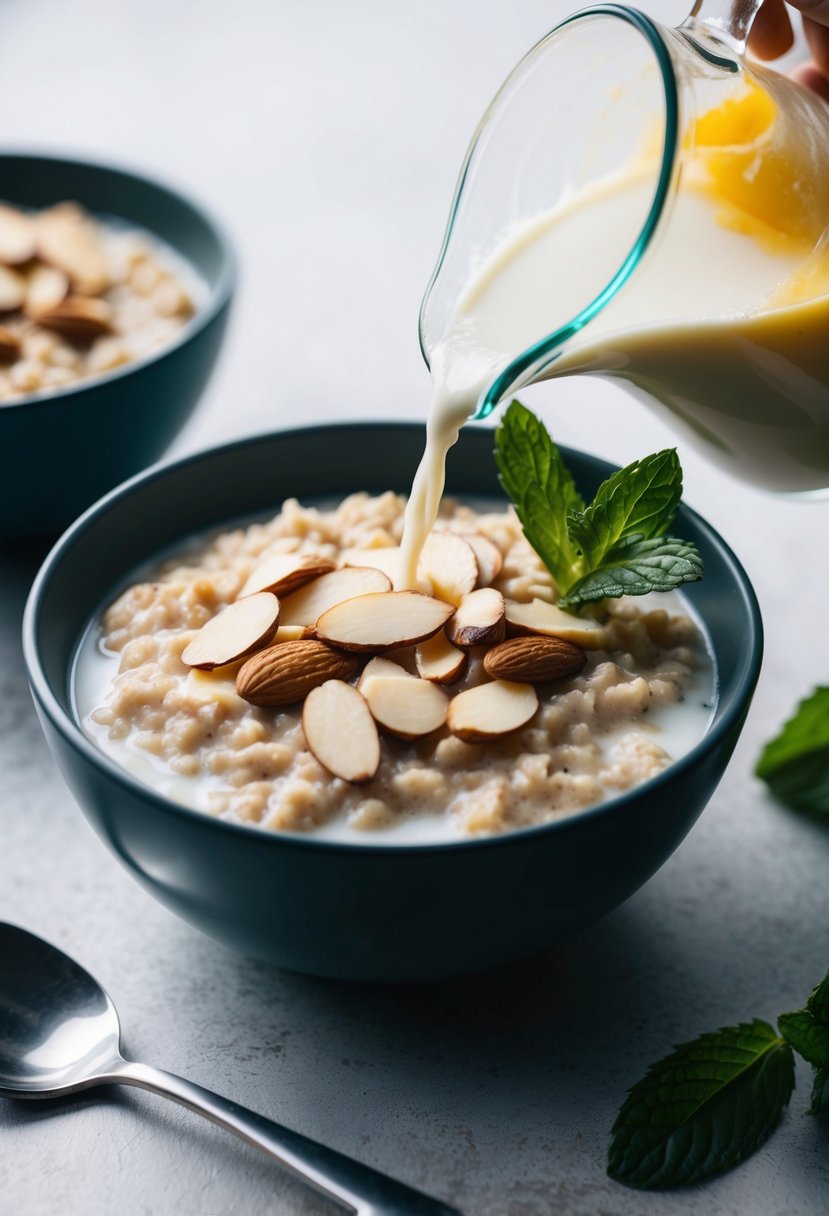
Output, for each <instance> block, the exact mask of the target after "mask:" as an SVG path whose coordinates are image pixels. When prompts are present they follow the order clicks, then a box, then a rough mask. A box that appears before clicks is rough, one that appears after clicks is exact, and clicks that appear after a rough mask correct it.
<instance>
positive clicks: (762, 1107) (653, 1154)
mask: <svg viewBox="0 0 829 1216" xmlns="http://www.w3.org/2000/svg"><path fill="white" fill-rule="evenodd" d="M793 1089H794V1057H793V1055H792V1049H791V1047H789V1045H788V1043H786V1042H785V1041H784V1040H783V1039H781V1038H779V1037H778V1036H777V1035H776V1034H775V1032H774V1030H773V1029H772V1027H771V1026H769V1025H768V1023H767V1022H762V1021H759V1020H757V1019H755V1020H754V1021H753V1022H751V1023H750V1024H745V1023H743V1024H741V1025H739V1026H726V1027H724V1028H723V1029H722V1030H718V1031H716V1032H715V1033H713V1034H703V1035H700V1037H699V1038H698V1039H695V1040H694V1041H693V1042H692V1043H683V1044H681V1045H680V1046H678V1047H677V1048H676V1049H675V1051H674V1052H673V1053H672V1054H671V1055H669V1056H666V1058H665V1059H664V1060H660V1061H659V1062H658V1063H656V1064H652V1065H651V1066H650V1068H649V1069H648V1071H647V1073H646V1074H645V1076H644V1077H643V1079H642V1080H641V1081H639V1083H638V1084H637V1085H634V1086H633V1088H632V1089H631V1090H630V1091H629V1094H628V1097H627V1099H626V1100H625V1103H624V1105H623V1106H622V1108H621V1110H620V1111H619V1114H618V1116H617V1118H616V1122H615V1123H614V1125H613V1131H612V1140H611V1144H610V1151H609V1154H608V1167H607V1172H608V1174H609V1175H610V1177H611V1178H615V1179H616V1180H617V1181H618V1182H623V1183H625V1184H626V1185H627V1186H633V1187H640V1188H642V1189H646V1190H660V1189H664V1188H666V1187H673V1186H688V1185H690V1184H691V1183H695V1182H701V1181H702V1180H703V1179H704V1178H709V1177H710V1176H711V1175H712V1174H718V1173H721V1172H722V1171H723V1170H727V1169H730V1168H731V1167H732V1166H735V1165H738V1164H739V1163H740V1162H741V1161H743V1160H745V1158H746V1157H748V1156H749V1155H750V1154H751V1153H753V1152H754V1150H755V1149H757V1148H759V1147H760V1145H761V1144H762V1143H763V1142H764V1141H765V1140H766V1139H767V1138H768V1137H769V1136H770V1135H771V1133H772V1132H773V1131H774V1129H775V1128H776V1127H777V1125H778V1123H779V1122H780V1119H781V1117H782V1114H783V1110H784V1109H785V1107H786V1106H787V1105H788V1102H789V1099H790V1097H791V1095H792V1090H793Z"/></svg>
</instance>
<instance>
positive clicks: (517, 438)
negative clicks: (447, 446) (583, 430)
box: [495, 401, 584, 585]
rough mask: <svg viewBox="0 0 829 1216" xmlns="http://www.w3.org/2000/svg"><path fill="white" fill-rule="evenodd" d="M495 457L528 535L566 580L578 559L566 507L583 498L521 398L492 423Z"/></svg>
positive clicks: (575, 505) (580, 502) (580, 506)
mask: <svg viewBox="0 0 829 1216" xmlns="http://www.w3.org/2000/svg"><path fill="white" fill-rule="evenodd" d="M495 463H496V464H497V466H498V472H499V474H500V481H501V485H502V486H503V488H504V492H505V493H506V495H507V497H508V498H509V499H510V501H511V502H512V504H513V506H514V507H515V510H516V512H517V514H518V518H519V520H520V521H521V526H522V528H523V529H524V534H525V536H526V537H527V540H528V541H529V542H530V544H531V545H532V547H533V548H534V549H535V551H536V553H538V555H539V557H540V558H541V560H542V561H543V562H544V564H545V565H546V566H547V568H548V569H549V571H550V573H551V574H552V576H553V578H554V579H556V581H557V582H559V580H561V582H563V583H564V584H565V585H566V584H567V583H568V582H570V581H572V578H571V576H570V571H571V569H572V567H574V566H575V565H576V564H577V562H578V552H577V550H576V549H575V548H574V546H573V545H572V543H571V541H570V537H569V535H568V532H567V511H568V510H569V509H573V510H576V511H581V510H583V509H584V500H583V499H582V497H581V495H580V494H579V492H578V490H577V489H576V483H575V482H574V481H573V476H572V474H571V473H570V470H569V469H568V468H567V466H566V465H565V463H564V461H563V460H562V458H561V453H560V452H559V450H558V448H557V447H556V446H555V444H554V443H553V441H552V439H551V438H550V435H549V433H548V431H547V428H546V427H545V426H544V425H543V424H542V423H541V422H539V420H538V419H537V418H536V416H535V414H532V413H531V412H530V411H529V410H528V409H526V408H525V407H524V406H523V405H522V404H521V402H520V401H513V402H511V404H510V406H509V408H508V409H507V410H506V412H505V413H504V415H503V417H502V419H501V422H500V423H499V425H498V426H497V427H496V429H495ZM560 585H561V583H560Z"/></svg>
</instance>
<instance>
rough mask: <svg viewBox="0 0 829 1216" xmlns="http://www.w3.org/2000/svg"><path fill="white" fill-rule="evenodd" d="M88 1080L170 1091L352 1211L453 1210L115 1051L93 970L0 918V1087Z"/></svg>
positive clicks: (411, 1215) (361, 1214)
mask: <svg viewBox="0 0 829 1216" xmlns="http://www.w3.org/2000/svg"><path fill="white" fill-rule="evenodd" d="M95 1085H136V1086H138V1088H139V1089H149V1090H152V1092H153V1093H156V1094H162V1095H163V1096H164V1097H166V1098H172V1099H173V1101H174V1102H179V1103H180V1104H181V1105H182V1106H186V1107H188V1109H189V1110H194V1111H196V1112H197V1114H200V1115H204V1116H205V1118H207V1119H210V1120H211V1121H212V1122H213V1123H218V1124H219V1126H220V1127H224V1128H226V1129H227V1130H228V1131H230V1132H233V1133H234V1134H235V1135H237V1136H239V1137H241V1139H242V1140H246V1141H247V1142H248V1144H252V1145H254V1147H255V1148H261V1149H262V1151H263V1152H265V1153H268V1154H269V1155H270V1156H271V1157H275V1158H276V1160H277V1161H278V1162H279V1163H280V1165H284V1166H285V1167H286V1169H289V1170H290V1171H291V1172H292V1173H293V1174H295V1175H296V1176H297V1177H298V1178H301V1179H302V1180H303V1182H307V1183H309V1184H310V1185H311V1186H313V1187H316V1189H317V1190H318V1191H321V1192H322V1193H323V1194H324V1195H326V1196H327V1197H328V1198H329V1199H333V1200H335V1201H336V1202H338V1203H340V1204H341V1205H342V1206H343V1207H345V1208H348V1209H350V1210H351V1211H353V1212H356V1213H357V1216H461V1213H460V1212H458V1210H457V1209H456V1208H450V1207H448V1206H447V1205H446V1204H445V1203H441V1202H440V1201H439V1200H437V1199H431V1198H430V1197H429V1196H428V1195H424V1194H423V1193H422V1192H421V1191H415V1190H413V1189H412V1188H411V1187H409V1186H405V1185H404V1184H403V1183H402V1182H395V1180H394V1179H393V1178H389V1177H388V1176H387V1175H386V1174H381V1173H380V1172H379V1171H378V1170H373V1169H370V1168H369V1167H368V1166H367V1165H361V1164H360V1163H359V1162H358V1161H353V1160H352V1159H351V1158H350V1157H346V1156H344V1155H343V1154H342V1153H338V1152H335V1151H334V1149H330V1148H325V1146H324V1145H322V1144H316V1143H315V1142H314V1141H313V1140H309V1139H308V1138H307V1137H306V1136H301V1135H299V1133H298V1132H292V1131H289V1130H288V1128H286V1127H280V1126H279V1124H278V1123H273V1122H271V1120H270V1119H265V1118H264V1117H263V1116H262V1115H257V1114H255V1113H254V1112H253V1111H251V1110H246V1109H245V1107H243V1106H239V1105H238V1103H236V1102H229V1101H228V1100H227V1098H220V1097H219V1095H218V1094H214V1093H211V1092H210V1090H209V1089H202V1087H201V1086H200V1085H194V1084H193V1083H192V1082H191V1081H185V1080H183V1079H182V1078H181V1077H176V1076H174V1075H173V1074H172V1073H169V1072H163V1071H162V1070H161V1069H159V1068H151V1067H149V1066H148V1065H147V1064H133V1063H132V1062H131V1061H129V1060H125V1059H124V1058H123V1056H122V1055H121V1028H120V1025H119V1023H118V1014H117V1012H116V1009H115V1006H114V1005H113V1003H112V1001H111V1000H110V998H109V996H108V994H107V993H106V992H105V991H104V989H103V988H102V987H101V985H100V984H99V983H98V982H97V980H95V979H93V978H92V976H91V975H90V974H89V972H88V971H84V969H83V967H80V966H79V965H78V964H77V963H76V962H74V960H73V959H71V958H69V956H68V955H66V954H63V952H62V951H60V950H58V949H56V947H55V946H51V945H49V943H48V942H45V941H43V939H42V938H40V937H35V936H34V934H32V933H27V932H26V930H25V929H20V928H19V927H18V926H17V925H9V924H4V923H2V922H0V1096H2V1097H5V1098H58V1097H62V1096H63V1095H65V1094H74V1093H77V1092H78V1091H79V1090H81V1089H91V1088H92V1087H93V1086H95Z"/></svg>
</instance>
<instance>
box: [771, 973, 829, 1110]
mask: <svg viewBox="0 0 829 1216" xmlns="http://www.w3.org/2000/svg"><path fill="white" fill-rule="evenodd" d="M777 1025H778V1027H779V1029H780V1033H781V1034H782V1035H783V1038H784V1039H785V1040H786V1041H787V1042H788V1043H791V1045H792V1047H793V1048H794V1049H795V1051H796V1052H797V1053H798V1055H801V1056H803V1059H804V1060H807V1061H808V1062H809V1064H811V1065H812V1069H813V1084H812V1105H811V1107H810V1113H811V1114H813V1115H817V1114H819V1113H820V1112H821V1111H823V1110H827V1109H829V973H827V974H826V975H825V976H824V978H823V979H822V980H821V982H820V983H819V984H818V986H817V987H816V988H813V989H812V991H811V992H810V993H809V996H808V998H807V1000H806V1004H805V1005H804V1007H803V1008H802V1009H798V1010H796V1011H795V1012H794V1013H781V1015H780V1017H779V1018H778V1019H777Z"/></svg>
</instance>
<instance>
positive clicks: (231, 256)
mask: <svg viewBox="0 0 829 1216" xmlns="http://www.w3.org/2000/svg"><path fill="white" fill-rule="evenodd" d="M6 158H9V159H12V158H13V159H15V160H31V161H40V162H48V161H52V162H54V163H55V164H63V165H73V166H80V167H81V168H83V169H95V170H97V171H98V172H99V173H112V174H114V175H115V176H117V177H124V178H129V179H132V180H133V181H136V182H141V183H142V185H145V186H151V187H152V188H153V189H154V190H158V191H159V192H160V193H161V194H169V195H171V196H172V197H173V198H176V199H178V201H179V202H181V203H184V204H185V206H187V207H189V208H190V210H191V211H194V212H195V213H196V214H197V215H199V216H200V217H201V219H202V220H203V221H204V223H205V224H206V226H207V227H208V229H209V230H210V231H211V233H212V235H213V236H214V237H215V239H216V245H217V246H218V248H219V250H220V253H221V268H220V270H219V274H218V277H217V279H216V283H215V285H214V286H212V287H211V286H210V284H209V283H207V282H206V280H204V277H203V276H202V275H200V273H199V270H198V267H197V266H195V264H194V263H192V262H191V260H190V258H188V257H187V255H186V254H184V253H182V252H181V250H180V249H178V248H177V247H176V246H174V245H173V244H172V242H170V241H165V240H164V238H163V237H160V236H159V235H158V233H157V232H155V230H154V229H152V228H148V227H146V225H141V224H138V225H136V227H139V228H141V227H144V228H145V231H147V232H149V233H150V235H151V236H152V237H155V238H156V239H157V240H159V241H162V242H163V243H164V244H165V245H169V246H170V248H171V249H173V250H174V251H175V253H176V254H177V255H178V256H179V257H180V258H182V259H183V260H184V261H185V262H186V263H187V264H188V266H190V267H191V269H193V270H194V271H195V273H196V274H197V275H199V277H200V278H201V279H202V280H203V281H205V284H206V286H207V288H208V298H207V300H206V301H205V304H204V306H203V307H202V308H197V309H196V311H195V313H194V314H193V316H192V317H190V319H189V320H188V322H187V324H186V325H184V326H182V328H181V331H180V332H179V333H178V334H176V336H175V337H174V338H173V339H172V340H171V341H170V342H168V343H167V344H166V345H164V346H162V347H161V348H160V349H159V350H155V351H151V352H150V353H149V354H148V355H142V356H141V358H140V359H134V360H133V361H132V362H131V363H127V364H124V365H123V366H121V367H115V368H112V370H111V371H107V372H101V373H99V374H97V375H95V376H89V377H87V378H86V379H84V380H78V381H76V382H75V383H74V384H67V385H65V386H64V387H62V388H53V389H48V390H47V391H45V392H44V391H41V392H37V393H28V394H27V395H26V396H25V397H21V398H20V400H19V401H5V402H0V413H2V412H3V411H5V410H24V409H34V408H36V407H37V406H40V405H42V404H43V402H44V401H56V400H59V399H61V398H64V397H71V396H73V395H74V394H80V393H83V392H86V391H87V390H88V389H92V388H97V387H98V386H99V385H102V384H111V383H112V382H113V381H117V380H122V379H124V378H125V377H126V376H130V375H132V373H133V372H137V371H140V370H141V369H142V368H144V367H148V366H149V365H150V364H151V363H158V362H160V361H161V360H162V359H164V358H165V357H166V356H167V355H170V354H172V353H173V351H175V350H178V349H179V347H182V346H185V345H186V344H187V343H188V342H190V341H191V340H192V339H193V338H195V337H196V335H197V334H199V333H201V332H202V330H204V329H205V328H206V327H207V326H208V325H209V324H210V322H211V321H212V320H213V319H214V318H215V317H216V316H217V314H218V313H220V312H221V311H222V309H223V308H224V307H225V306H226V305H227V303H228V301H229V299H230V297H231V294H232V292H233V288H234V286H235V283H236V273H237V260H236V253H235V250H234V246H233V243H232V241H231V239H230V237H229V235H228V233H227V231H226V230H225V227H224V225H223V224H222V223H221V222H220V221H219V220H217V219H216V216H215V215H214V213H213V211H212V210H211V209H210V208H209V207H205V205H204V204H203V203H201V202H197V201H196V200H195V199H194V198H193V197H192V195H191V194H189V193H188V192H187V191H186V190H182V189H181V188H180V187H179V186H178V185H175V184H173V183H172V182H170V181H169V180H168V179H167V178H165V177H156V175H155V174H154V173H145V172H144V171H143V170H141V169H138V168H136V167H135V166H132V165H129V164H127V163H125V162H122V161H118V160H106V161H102V160H93V159H92V158H90V157H86V156H67V155H66V154H65V153H63V152H59V151H52V150H50V149H48V148H44V149H42V150H41V151H32V149H31V148H30V147H27V148H20V149H19V150H18V149H16V148H14V147H13V146H10V145H4V146H2V147H0V161H2V160H5V159H6ZM3 201H5V202H13V200H8V199H4V200H3ZM91 213H92V214H93V215H94V214H95V212H94V209H91Z"/></svg>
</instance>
